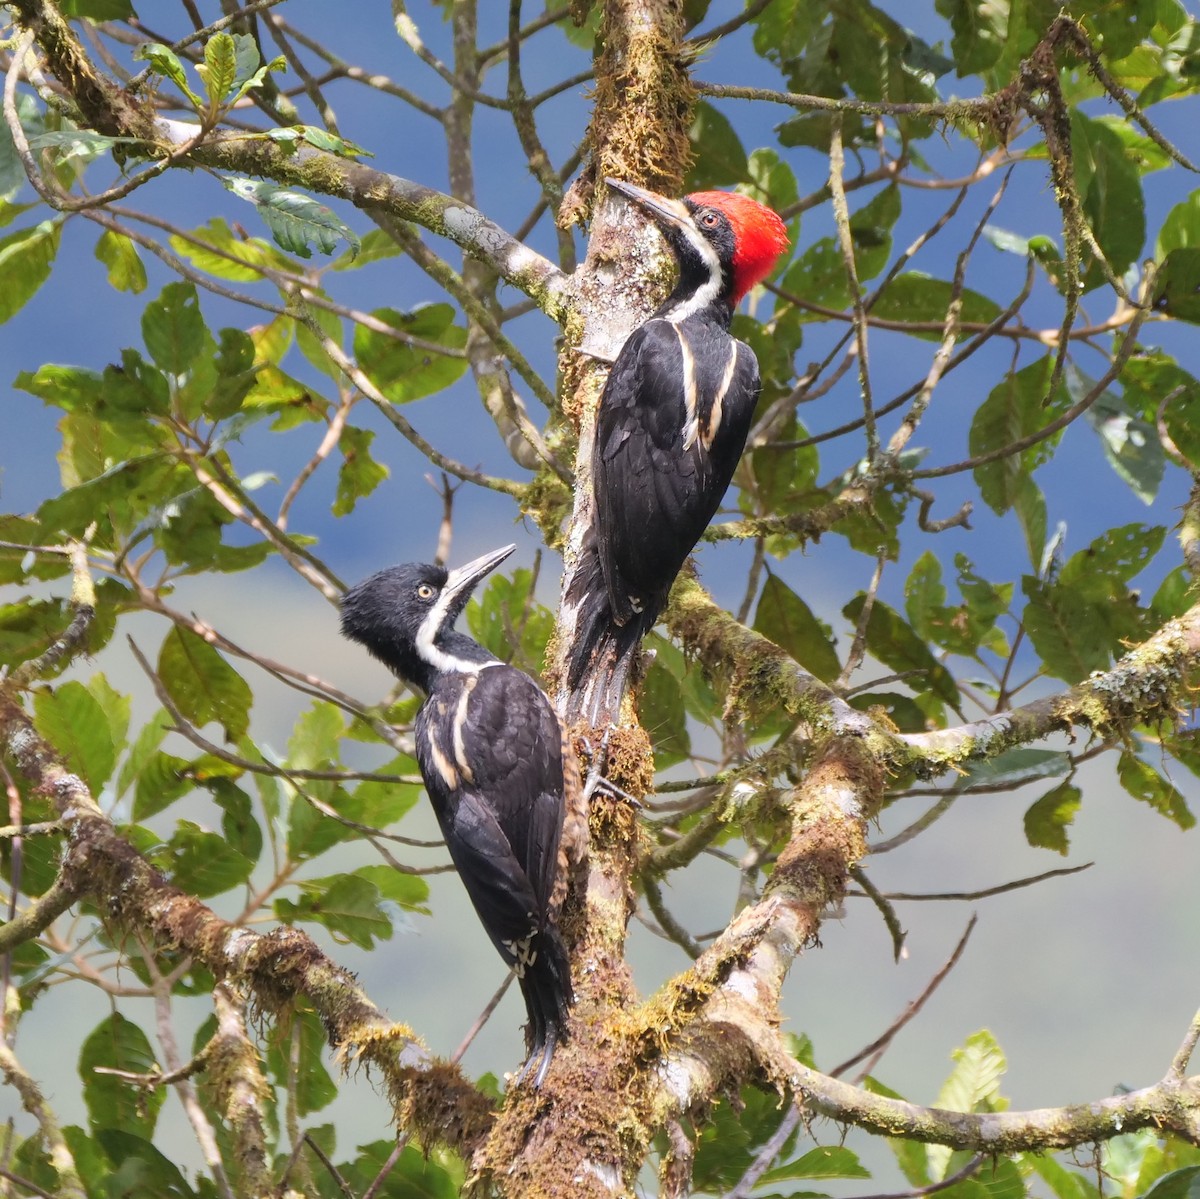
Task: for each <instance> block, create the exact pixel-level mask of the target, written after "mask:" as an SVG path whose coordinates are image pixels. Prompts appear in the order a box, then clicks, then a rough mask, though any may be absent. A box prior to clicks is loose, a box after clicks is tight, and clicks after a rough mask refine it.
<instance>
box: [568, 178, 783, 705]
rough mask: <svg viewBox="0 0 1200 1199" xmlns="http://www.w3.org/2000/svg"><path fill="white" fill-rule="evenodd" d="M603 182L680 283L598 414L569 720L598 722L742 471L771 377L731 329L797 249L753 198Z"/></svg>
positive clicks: (571, 597) (629, 344)
mask: <svg viewBox="0 0 1200 1199" xmlns="http://www.w3.org/2000/svg"><path fill="white" fill-rule="evenodd" d="M605 182H606V183H607V184H608V186H609V187H610V188H612V189H613V190H614V191H617V192H619V193H620V194H621V195H623V196H624V197H626V199H628V200H629V201H630V202H631V203H632V204H633V205H635V206H636V207H637V208H638V209H640V210H641V211H642V212H644V213H645V214H646V216H648V217H649V218H650V219H651V220H652V221H653V222H654V223H655V225H656V226H657V227H658V229H659V230H660V231H661V233H662V235H663V237H664V238H665V239H666V242H667V245H668V246H669V247H670V249H671V252H672V255H673V256H674V258H675V259H676V261H677V263H678V266H679V280H678V282H677V284H676V285H675V288H674V290H673V291H672V292H671V294H670V296H668V297H667V299H666V301H664V303H663V304H662V305H661V306H660V307H659V308H658V309H657V310H656V311H655V312H654V313H653V314H652V315H651V317H650V318H649V319H648V320H647V321H645V322H644V323H643V324H641V325H639V326H638V327H637V328H636V329H635V330H634V331H633V333H631V334H630V336H629V338H628V339H627V340H626V342H625V344H624V346H622V348H621V352H620V353H619V354H618V355H617V359H616V361H615V362H614V363H613V367H612V370H611V371H610V372H609V376H608V381H607V383H606V384H605V387H604V392H603V394H602V395H601V397H600V406H599V410H598V412H597V415H596V435H595V443H594V445H593V448H592V457H591V464H592V495H593V499H594V515H593V522H592V525H591V527H590V528H588V529H586V530H585V532H584V536H583V542H582V546H581V551H580V554H579V560H578V565H577V567H576V569H575V571H574V574H573V576H572V578H571V580H570V582H569V583H568V585H567V588H566V601H565V602H566V606H567V607H568V609H569V610H571V611H573V613H574V636H573V639H572V646H571V650H570V653H569V655H568V661H567V700H566V709H565V714H566V716H567V718H568V720H574V719H577V718H578V717H580V716H583V717H586V718H587V719H588V720H589V721H590V722H591V723H592V725H593V726H595V725H598V724H604V723H610V722H611V721H612V720H614V719H616V718H617V714H618V711H619V707H620V700H621V694H622V692H623V690H624V685H625V679H626V677H627V675H628V671H629V667H630V665H631V664H632V656H633V653H634V651H635V650H636V648H637V645H638V642H639V641H640V639H641V638H642V637H643V636H644V635H645V634H646V633H647V632H649V630H650V629H651V628H652V627H653V625H654V622H655V620H656V619H657V617H658V613H659V612H660V611H661V609H662V606H663V604H664V603H665V602H666V598H667V593H668V591H669V590H670V588H671V584H672V583H673V582H674V580H675V576H676V575H677V574H678V573H679V569H680V567H681V566H682V565H683V563H684V560H685V559H686V558H687V556H688V554H689V553H690V552H691V550H692V548H693V547H694V546H695V544H696V542H697V541H698V540H699V538H700V535H701V533H703V532H704V529H705V528H706V527H707V525H708V523H709V521H711V520H712V518H713V516H714V515H715V514H716V511H717V508H718V507H719V505H720V503H721V499H722V497H723V496H724V495H725V491H726V489H727V488H728V486H729V482H730V480H731V479H732V478H733V472H734V469H735V467H736V466H737V462H738V459H739V458H740V456H741V453H742V449H743V447H744V446H745V444H746V436H747V434H748V433H749V430H750V424H751V421H752V419H753V416H754V408H755V404H756V403H757V401H758V394H759V390H760V384H759V372H758V361H757V359H756V358H755V357H754V353H753V351H752V350H751V349H750V347H749V346H747V345H745V344H744V343H742V342H740V341H738V340H736V339H735V338H734V337H732V336H731V335H730V333H729V326H730V322H731V321H732V319H733V310H734V308H735V307H736V305H737V303H738V301H739V300H741V298H742V297H743V296H744V295H745V294H746V293H747V292H748V291H749V290H750V289H751V288H752V287H754V286H755V285H756V284H758V283H760V282H761V281H762V280H763V279H764V278H765V277H766V276H767V275H768V274H769V273H770V271H771V269H772V268H773V267H774V265H775V263H776V261H777V260H778V259H779V257H780V255H781V254H783V252H784V251H785V250H786V249H787V247H788V236H787V227H786V226H785V225H784V223H783V221H782V219H781V218H780V217H779V216H778V214H777V213H774V212H772V211H771V209H769V208H767V207H765V206H764V205H762V204H759V203H758V202H757V201H756V200H752V199H750V197H749V196H742V195H737V194H733V193H730V192H717V191H704V192H693V193H692V194H691V195H689V196H685V197H684V198H683V199H682V200H676V199H671V198H670V197H667V196H660V195H658V194H656V193H655V192H651V191H647V190H646V189H645V188H641V187H637V186H635V185H634V184H631V183H625V182H623V181H621V180H618V179H607V180H605Z"/></svg>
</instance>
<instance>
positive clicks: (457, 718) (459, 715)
mask: <svg viewBox="0 0 1200 1199" xmlns="http://www.w3.org/2000/svg"><path fill="white" fill-rule="evenodd" d="M476 682H478V679H477V677H476V676H475V675H469V676H468V678H467V681H466V683H465V684H464V686H463V693H462V698H461V699H460V700H459V701H458V710H457V711H456V712H455V713H454V760H455V761H456V762H457V763H458V768H459V770H461V771H462V776H463V778H465V779H466V780H467V782H468V783H473V782H474V781H475V775H474V774H473V773H472V771H471V764H470V763H469V762H468V761H467V747H466V745H465V744H464V743H463V729H464V728H466V726H467V707H468V706H469V704H470V702H471V692H472V691H474V690H475V684H476Z"/></svg>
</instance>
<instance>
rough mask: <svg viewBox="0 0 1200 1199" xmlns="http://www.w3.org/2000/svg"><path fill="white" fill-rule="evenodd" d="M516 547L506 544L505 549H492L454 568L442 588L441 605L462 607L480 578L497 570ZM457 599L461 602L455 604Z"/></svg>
mask: <svg viewBox="0 0 1200 1199" xmlns="http://www.w3.org/2000/svg"><path fill="white" fill-rule="evenodd" d="M516 548H517V547H516V546H515V545H506V546H505V547H504V548H503V549H499V550H492V552H491V553H490V554H484V555H482V556H481V557H479V558H476V559H475V560H474V561H473V562H468V563H467V564H466V565H465V566H460V567H458V568H457V569H456V570H452V571H451V572H450V573H449V574H448V575H447V576H446V585H445V587H443V588H442V596H441V604H440V605H439V606H442V605H445V606H448V607H449V606H454V607H458V608H459V609H461V606H462V605H463V604H465V603H466V601H467V599H468V598H469V597H470V595H471V592H472V591H474V590H475V585H476V584H477V583H478V582H479V580H480V579H482V578H483V577H484V575H486V574H489V573H490V572H491V571H493V570H495V569H496V567H497V566H499V565H500V563H501V562H503V561H504V559H505V558H507V557H508V555H509V554H511V553H512V552H513V550H515V549H516ZM456 600H457V601H460V602H459V603H458V604H455V601H456Z"/></svg>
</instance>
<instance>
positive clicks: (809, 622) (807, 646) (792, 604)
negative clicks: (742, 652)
mask: <svg viewBox="0 0 1200 1199" xmlns="http://www.w3.org/2000/svg"><path fill="white" fill-rule="evenodd" d="M754 631H755V632H757V633H761V634H762V635H763V636H764V637H766V638H768V639H769V640H771V641H773V642H774V643H775V644H776V645H778V646H779V648H780V649H783V650H786V651H787V652H788V653H789V654H791V656H792V657H793V658H795V660H796V661H797V662H799V663H800V665H801V666H803V667H804V668H805V670H809V671H811V672H812V673H813V674H815V675H816V676H817V678H819V679H821V680H823V681H824V682H826V683H828V682H832V681H833V680H834V679H836V678H837V677H838V675H839V674H840V673H841V670H842V665H841V662H840V661H839V660H838V656H837V653H836V652H835V650H834V646H835V645H836V644H837V639H836V638H835V637H834V635H833V631H832V630H831V629H830V628H829V626H828V625H827V624H825V622H824V621H822V620H818V619H817V617H816V616H814V615H813V613H812V609H810V608H809V606H808V605H807V604H806V603H805V602H804V601H803V600H802V599H801V598H800V597H799V596H798V595H797V594H796V593H795V592H794V591H793V590H792V589H791V588H790V587H789V586H788V585H787V584H786V583H785V582H784V581H783V580H782V579H781V578H779V576H778V575H774V574H768V575H767V581H766V583H764V584H763V589H762V594H761V595H760V596H759V597H758V608H757V609H756V610H755V613H754Z"/></svg>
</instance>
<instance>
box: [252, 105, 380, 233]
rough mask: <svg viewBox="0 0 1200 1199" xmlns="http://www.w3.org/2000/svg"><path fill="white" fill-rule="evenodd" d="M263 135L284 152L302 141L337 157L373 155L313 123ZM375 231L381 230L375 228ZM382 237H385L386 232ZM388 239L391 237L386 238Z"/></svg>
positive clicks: (276, 130)
mask: <svg viewBox="0 0 1200 1199" xmlns="http://www.w3.org/2000/svg"><path fill="white" fill-rule="evenodd" d="M265 136H266V137H268V138H270V139H271V141H273V142H275V143H276V145H280V146H283V147H284V150H285V152H286V153H289V154H292V153H295V151H296V150H298V149H299V148H300V143H301V142H303V143H305V144H306V145H309V146H312V147H313V148H314V149H317V150H323V151H324V152H325V153H326V154H336V155H337V156H338V157H339V158H360V157H364V156H365V157H367V158H373V157H374V155H373V154H372V153H371V152H370V151H369V150H366V149H364V148H363V147H362V146H360V145H358V144H357V143H356V142H351V141H347V140H346V139H345V138H344V137H337V136H336V135H335V134H332V133H330V132H329V131H328V130H327V129H318V128H317V126H315V125H287V126H285V127H283V128H282V129H268V130H267V131H266V134H265ZM375 232H377V233H378V232H382V231H381V230H375ZM368 236H369V235H368ZM384 237H387V234H386V233H385V234H384ZM388 240H389V241H390V240H391V239H390V238H388ZM392 244H393V245H394V244H395V243H394V242H393V243H392Z"/></svg>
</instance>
